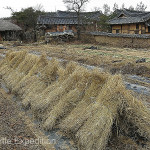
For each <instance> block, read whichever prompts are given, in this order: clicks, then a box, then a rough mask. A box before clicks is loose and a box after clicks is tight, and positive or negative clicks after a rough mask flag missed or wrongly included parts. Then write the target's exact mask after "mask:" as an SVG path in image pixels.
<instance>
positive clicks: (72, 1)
mask: <svg viewBox="0 0 150 150" xmlns="http://www.w3.org/2000/svg"><path fill="white" fill-rule="evenodd" d="M63 2H64V4H65V5H66V7H67V9H68V10H69V11H74V12H76V16H77V22H78V25H77V36H78V40H79V39H80V32H81V31H80V30H81V27H80V25H81V16H80V14H81V12H82V11H83V10H84V6H85V5H86V4H87V3H88V2H89V0H63Z"/></svg>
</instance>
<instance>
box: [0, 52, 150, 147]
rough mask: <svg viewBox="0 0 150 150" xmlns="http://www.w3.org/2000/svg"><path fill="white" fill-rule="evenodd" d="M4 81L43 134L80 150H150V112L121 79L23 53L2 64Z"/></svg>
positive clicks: (119, 76) (1, 72)
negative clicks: (53, 133) (60, 136)
mask: <svg viewBox="0 0 150 150" xmlns="http://www.w3.org/2000/svg"><path fill="white" fill-rule="evenodd" d="M0 76H2V79H3V80H4V82H5V83H6V85H7V87H8V88H9V89H10V91H11V92H12V93H14V94H16V95H18V96H19V97H20V98H21V100H22V105H23V107H24V108H25V109H30V110H31V111H32V113H33V115H34V117H35V118H36V119H38V120H40V122H41V125H42V127H43V129H44V130H46V131H49V130H52V129H55V128H58V129H59V130H60V131H62V132H63V133H64V134H65V135H67V136H68V137H69V138H71V139H73V140H74V141H75V143H76V145H77V147H78V149H80V150H105V149H110V150H113V149H114V150H116V149H119V150H123V149H126V150H130V149H132V150H137V149H140V150H142V149H143V150H144V149H150V111H149V109H148V108H147V107H146V106H145V105H144V104H143V103H142V102H141V101H140V100H138V99H136V98H135V97H133V96H132V92H131V91H129V90H126V88H125V86H124V84H123V81H122V77H121V75H110V74H109V73H104V72H100V71H99V70H97V69H95V70H88V69H86V68H84V67H81V66H79V65H77V64H76V63H75V62H69V63H67V64H66V65H64V64H62V63H61V62H58V61H57V60H56V59H52V60H47V58H46V55H44V54H43V55H41V56H36V55H33V54H29V53H28V52H27V51H18V52H9V53H7V55H6V57H5V59H3V60H1V61H0Z"/></svg>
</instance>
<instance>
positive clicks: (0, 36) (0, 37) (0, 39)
mask: <svg viewBox="0 0 150 150" xmlns="http://www.w3.org/2000/svg"><path fill="white" fill-rule="evenodd" d="M2 40H3V38H2V35H1V33H0V41H2Z"/></svg>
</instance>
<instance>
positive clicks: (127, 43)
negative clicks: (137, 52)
mask: <svg viewBox="0 0 150 150" xmlns="http://www.w3.org/2000/svg"><path fill="white" fill-rule="evenodd" d="M94 38H95V40H96V42H98V43H99V44H102V45H110V46H114V47H131V48H148V47H150V38H149V39H144V38H131V37H110V36H106V35H95V36H94Z"/></svg>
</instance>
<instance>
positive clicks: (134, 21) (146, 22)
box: [109, 9, 150, 34]
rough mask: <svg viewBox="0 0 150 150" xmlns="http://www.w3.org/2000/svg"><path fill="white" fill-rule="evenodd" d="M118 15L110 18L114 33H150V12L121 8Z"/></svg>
mask: <svg viewBox="0 0 150 150" xmlns="http://www.w3.org/2000/svg"><path fill="white" fill-rule="evenodd" d="M119 12H120V13H119V14H118V16H117V17H115V18H113V19H111V20H109V24H110V25H111V28H112V33H123V34H149V33H150V12H142V11H134V10H133V11H131V10H127V9H124V10H121V11H119Z"/></svg>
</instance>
